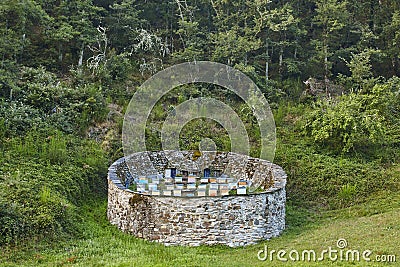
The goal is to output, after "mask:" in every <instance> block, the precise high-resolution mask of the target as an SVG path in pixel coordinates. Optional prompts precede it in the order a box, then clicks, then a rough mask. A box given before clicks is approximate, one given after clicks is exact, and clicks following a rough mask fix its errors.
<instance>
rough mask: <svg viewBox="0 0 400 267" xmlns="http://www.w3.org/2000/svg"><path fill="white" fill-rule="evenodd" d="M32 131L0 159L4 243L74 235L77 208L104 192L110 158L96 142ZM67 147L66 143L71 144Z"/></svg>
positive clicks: (9, 143) (0, 238)
mask: <svg viewBox="0 0 400 267" xmlns="http://www.w3.org/2000/svg"><path fill="white" fill-rule="evenodd" d="M47 134H51V135H49V136H48V135H46V133H40V132H38V131H31V132H29V133H28V134H27V136H26V137H24V138H19V137H15V138H12V139H9V140H8V141H6V142H5V144H4V146H5V147H3V148H2V152H3V157H2V158H1V159H0V164H1V166H0V173H1V175H0V214H1V215H2V216H0V217H1V218H0V222H1V225H0V232H1V235H0V245H1V244H4V243H16V242H19V241H20V240H23V239H25V238H29V237H32V236H43V235H52V234H55V233H75V232H76V231H77V229H78V225H77V223H78V220H79V215H78V213H76V205H81V204H82V203H84V201H85V200H86V199H87V198H88V197H91V194H93V193H92V192H96V194H98V195H101V194H104V190H105V180H104V175H105V172H106V169H107V160H106V158H105V155H104V152H103V151H102V150H101V149H100V148H99V146H98V145H97V144H94V143H92V142H89V141H85V140H80V139H79V138H75V137H72V136H68V135H64V134H62V133H61V132H58V131H55V132H53V133H50V132H47ZM67 144H68V145H67Z"/></svg>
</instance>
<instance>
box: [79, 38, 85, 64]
mask: <svg viewBox="0 0 400 267" xmlns="http://www.w3.org/2000/svg"><path fill="white" fill-rule="evenodd" d="M84 48H85V45H84V44H82V47H81V52H80V53H79V61H78V67H80V66H82V63H83V50H84Z"/></svg>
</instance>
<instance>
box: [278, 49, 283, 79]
mask: <svg viewBox="0 0 400 267" xmlns="http://www.w3.org/2000/svg"><path fill="white" fill-rule="evenodd" d="M282 66H283V46H281V48H280V50H279V76H281V78H282Z"/></svg>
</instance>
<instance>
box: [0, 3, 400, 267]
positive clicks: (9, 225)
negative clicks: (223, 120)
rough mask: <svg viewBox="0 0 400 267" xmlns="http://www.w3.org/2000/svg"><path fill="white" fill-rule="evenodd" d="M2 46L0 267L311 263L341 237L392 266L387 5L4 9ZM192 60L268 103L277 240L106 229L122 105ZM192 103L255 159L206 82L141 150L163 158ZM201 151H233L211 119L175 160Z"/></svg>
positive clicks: (398, 51)
mask: <svg viewBox="0 0 400 267" xmlns="http://www.w3.org/2000/svg"><path fill="white" fill-rule="evenodd" d="M0 33H1V36H2V37H1V38H0V248H1V251H0V266H10V265H15V266H48V265H50V266H64V265H66V266H69V265H77V266H132V265H137V266H226V265H227V264H228V265H231V266H243V265H244V266H258V265H259V266H265V265H266V264H267V262H259V261H258V260H257V251H258V250H259V249H262V248H263V247H264V245H266V244H267V245H268V246H269V247H271V248H274V249H279V248H287V249H292V248H296V249H299V250H300V249H316V250H321V247H322V248H325V247H327V246H330V245H331V246H333V245H334V244H335V242H336V240H338V239H339V238H346V239H347V241H348V243H349V244H350V246H351V247H352V248H360V249H371V250H373V251H374V252H376V253H378V254H379V253H380V254H382V255H383V254H396V253H397V255H398V261H400V252H399V250H398V248H399V247H400V246H399V245H400V238H399V236H400V229H399V227H398V222H397V221H398V217H399V211H400V210H399V208H400V149H399V148H400V78H399V75H400V45H399V44H400V4H399V2H398V1H397V0H387V1H375V0H367V1H358V0H301V1H300V0H295V1H244V0H235V1H224V0H213V1H210V0H198V1H189V0H174V1H162V0H155V1H145V0H140V1H132V0H118V1H112V0H77V1H66V0H60V1H53V0H23V1H22V0H3V1H1V2H0ZM200 60H208V61H216V62H220V63H224V64H227V65H229V66H232V67H234V68H236V69H238V70H240V71H242V72H243V73H245V74H246V75H248V76H249V77H250V78H251V79H252V80H253V81H254V82H255V83H256V84H257V86H258V87H259V88H260V90H261V91H262V93H263V94H264V95H265V97H266V98H267V99H268V101H269V104H270V106H271V108H272V111H273V114H274V117H275V123H276V127H277V149H276V155H275V163H277V164H279V165H281V166H282V167H283V168H284V170H285V171H286V172H287V174H288V185H287V198H288V203H287V204H288V206H287V209H288V218H287V223H288V228H287V230H286V231H285V233H284V235H283V236H282V237H279V238H277V239H274V240H271V241H268V242H267V241H266V242H262V243H260V244H259V245H256V246H251V247H247V248H244V249H228V248H225V247H200V248H183V247H179V248H175V247H173V248H171V247H167V248H166V247H164V246H162V245H158V244H154V243H150V242H146V241H143V240H140V239H137V238H134V237H132V236H129V235H125V234H123V233H120V232H119V231H118V230H117V229H116V228H114V227H112V226H110V225H109V224H108V223H107V221H106V218H105V210H106V206H105V203H106V199H107V195H106V190H107V188H106V175H107V173H106V172H107V168H108V166H109V165H110V164H111V163H112V162H113V161H114V160H116V159H117V158H119V157H121V156H123V152H122V145H121V132H122V124H123V115H124V112H125V109H126V107H127V105H128V103H129V101H130V99H131V97H132V96H133V94H134V93H135V91H136V90H137V88H138V86H140V85H141V84H142V83H143V82H144V81H145V80H146V79H147V78H149V77H151V76H152V75H153V74H155V73H156V72H158V71H160V70H162V69H165V68H166V67H168V66H172V65H174V64H177V63H182V62H192V61H200ZM309 78H311V79H309ZM305 81H308V82H307V84H308V85H306V84H305V83H304V82H305ZM196 97H213V98H215V99H218V100H221V101H223V102H225V103H226V104H227V105H229V106H230V107H231V108H232V109H233V110H234V111H235V112H236V113H237V114H238V116H239V117H240V119H241V120H242V121H243V122H244V125H245V127H246V130H247V133H248V136H249V140H250V145H251V149H250V152H251V155H252V156H257V155H258V153H259V152H260V147H259V146H260V129H259V128H258V125H257V121H256V118H255V116H254V115H253V114H252V109H251V107H249V106H248V105H247V104H246V103H244V102H243V101H242V100H241V99H240V98H239V97H238V96H236V95H234V94H233V93H231V92H229V91H228V90H226V89H224V88H220V87H218V86H213V85H208V84H190V85H185V86H180V87H178V88H175V89H174V90H172V91H171V92H170V93H169V94H167V95H165V96H164V97H163V98H162V99H160V100H159V101H158V103H157V105H156V106H155V107H154V108H153V110H152V112H151V115H150V117H149V120H148V123H147V126H146V142H147V143H146V145H147V148H148V149H149V150H157V149H161V141H160V131H161V126H162V123H163V121H164V120H165V119H166V117H167V115H168V114H169V112H171V110H173V109H174V107H176V106H177V105H179V104H181V103H183V102H185V101H186V100H189V99H191V98H196ZM205 137H207V138H210V139H213V141H214V142H215V144H216V146H217V148H218V149H220V150H229V149H230V145H231V144H230V140H229V137H228V135H227V133H226V131H225V130H224V129H223V128H222V126H221V125H220V124H218V123H216V122H214V121H212V120H209V119H195V120H192V121H191V122H190V123H188V124H187V125H185V127H184V128H183V131H182V134H181V136H180V145H181V148H182V149H198V146H199V143H200V141H201V140H202V139H203V138H205ZM275 264H276V265H278V264H280V263H278V262H275ZM290 264H292V265H294V264H296V266H297V265H300V266H303V265H304V266H309V265H308V264H310V263H302V264H303V265H301V264H300V263H288V264H284V263H283V264H282V265H288V266H291V265H290ZM315 264H316V265H321V266H326V265H327V264H334V263H331V262H323V263H315ZM374 264H375V263H374ZM376 264H377V263H376ZM310 265H312V264H310ZM338 266H345V264H344V263H342V265H340V263H338ZM365 266H371V265H368V264H367V263H365ZM377 266H380V265H379V264H378V265H377Z"/></svg>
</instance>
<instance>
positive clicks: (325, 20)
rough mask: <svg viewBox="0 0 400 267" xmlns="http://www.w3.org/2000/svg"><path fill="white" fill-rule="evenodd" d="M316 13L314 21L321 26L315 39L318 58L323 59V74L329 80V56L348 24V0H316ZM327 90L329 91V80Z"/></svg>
mask: <svg viewBox="0 0 400 267" xmlns="http://www.w3.org/2000/svg"><path fill="white" fill-rule="evenodd" d="M315 4H316V9H315V12H316V15H315V16H314V22H315V24H316V25H317V26H319V27H320V33H319V39H316V40H314V43H315V47H316V50H317V58H322V61H323V70H324V71H323V76H324V79H325V81H327V80H328V77H329V74H330V69H331V62H330V61H329V57H330V56H331V55H332V51H334V50H333V49H335V48H336V47H334V40H335V38H336V37H338V35H340V30H342V29H343V28H344V27H345V26H346V22H347V19H348V17H349V14H348V12H347V8H346V6H347V2H346V1H339V0H316V1H315ZM326 91H327V92H328V88H327V82H326Z"/></svg>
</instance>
